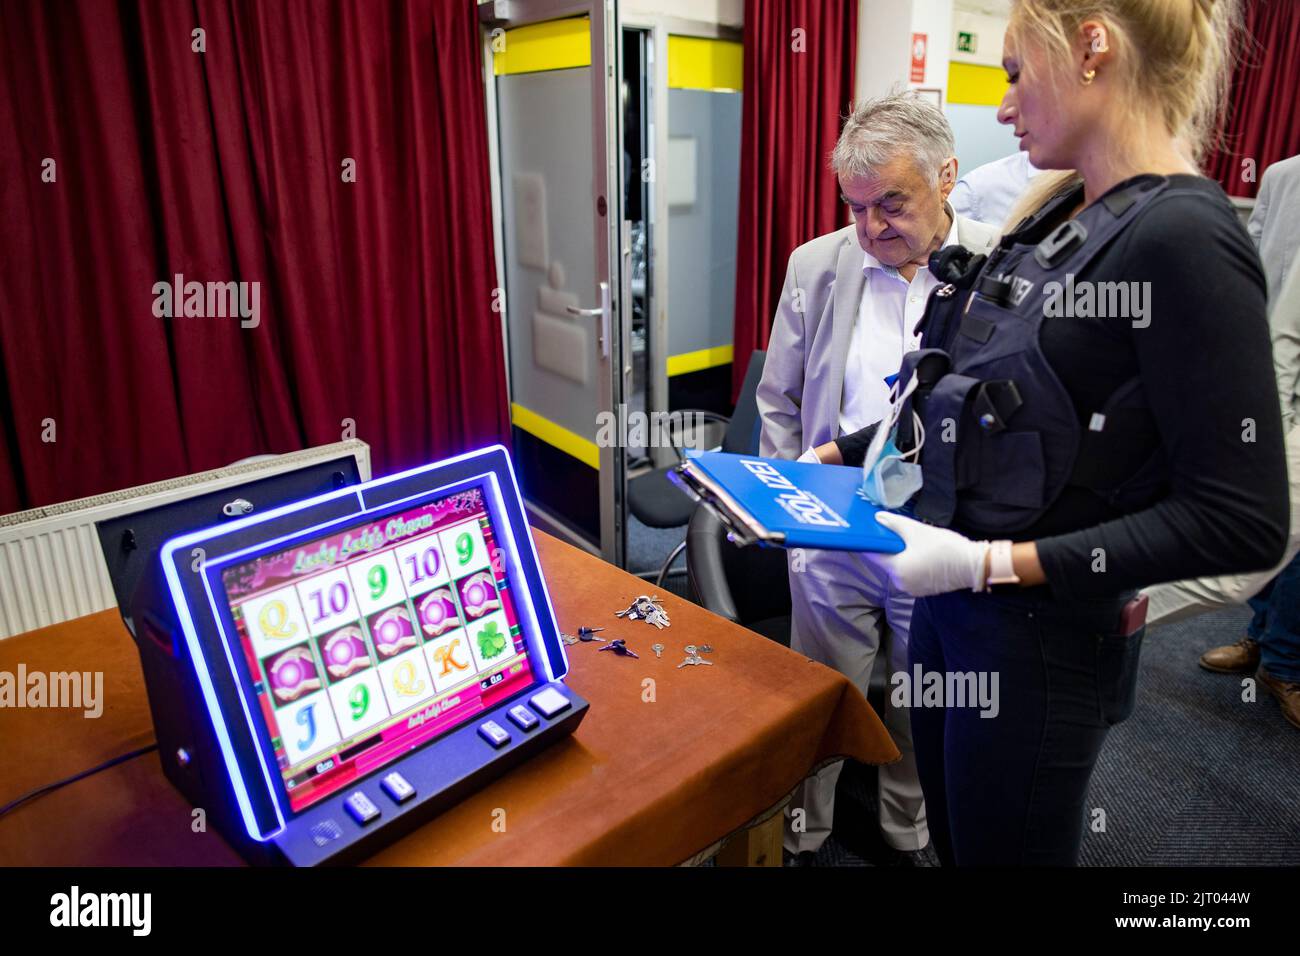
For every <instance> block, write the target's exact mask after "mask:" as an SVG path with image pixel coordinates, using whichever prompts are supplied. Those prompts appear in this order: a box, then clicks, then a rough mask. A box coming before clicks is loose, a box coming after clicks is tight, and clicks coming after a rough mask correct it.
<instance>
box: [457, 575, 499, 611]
mask: <svg viewBox="0 0 1300 956" xmlns="http://www.w3.org/2000/svg"><path fill="white" fill-rule="evenodd" d="M460 596H461V604H462V606H463V607H464V608H465V614H466V616H467V617H470V618H480V617H482V616H483V615H484V614H487V613H488V612H489V611H495V610H498V609H499V608H500V607H501V600H500V599H499V598H498V597H497V589H496V585H495V584H493V582H492V575H491V573H489V572H487V571H479V572H478V573H476V574H472V575H470V576H469V577H468V578H466V579H465V580H464V581H462V582H461V585H460Z"/></svg>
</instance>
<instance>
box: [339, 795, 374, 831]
mask: <svg viewBox="0 0 1300 956" xmlns="http://www.w3.org/2000/svg"><path fill="white" fill-rule="evenodd" d="M343 806H344V807H346V808H347V811H348V813H349V815H351V817H352V819H353V820H356V821H357V823H360V824H361V825H362V826H365V825H366V824H367V823H369V822H370V821H371V820H373V819H375V817H377V816H379V808H378V807H377V806H375V804H374V801H373V800H371V799H370V798H369V797H367V796H366V795H365V794H364V793H362V792H361V791H360V790H358V791H357V792H356V793H354V794H352V795H351V796H350V797H348V798H347V799H346V800H344V801H343Z"/></svg>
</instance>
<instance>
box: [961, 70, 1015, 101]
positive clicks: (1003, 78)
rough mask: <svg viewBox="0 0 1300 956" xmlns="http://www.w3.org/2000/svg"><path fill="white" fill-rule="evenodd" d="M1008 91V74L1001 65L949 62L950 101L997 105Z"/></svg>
mask: <svg viewBox="0 0 1300 956" xmlns="http://www.w3.org/2000/svg"><path fill="white" fill-rule="evenodd" d="M1006 92H1007V74H1006V72H1005V71H1004V70H1003V69H1002V67H1000V66H977V65H975V64H974V63H949V64H948V102H949V103H967V104H970V105H973V106H997V105H998V104H1000V103H1001V102H1002V97H1003V96H1004V95H1006Z"/></svg>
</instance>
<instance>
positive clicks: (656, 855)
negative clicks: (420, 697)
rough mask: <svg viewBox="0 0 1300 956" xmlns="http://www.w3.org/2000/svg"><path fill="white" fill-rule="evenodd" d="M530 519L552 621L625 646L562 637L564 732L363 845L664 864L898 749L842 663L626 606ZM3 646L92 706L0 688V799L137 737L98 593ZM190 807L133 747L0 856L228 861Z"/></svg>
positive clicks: (725, 626) (590, 563) (387, 853)
mask: <svg viewBox="0 0 1300 956" xmlns="http://www.w3.org/2000/svg"><path fill="white" fill-rule="evenodd" d="M534 534H535V536H536V538H537V545H538V552H539V554H540V556H541V562H542V568H543V572H544V573H545V575H546V580H547V582H548V586H549V588H550V592H551V597H552V599H553V600H554V602H555V610H556V617H557V619H558V621H559V624H560V627H561V628H562V629H563V630H566V631H569V632H573V631H575V630H576V629H577V627H578V626H579V625H581V624H588V625H592V626H599V625H604V626H605V627H607V628H608V630H606V631H605V632H604V633H603V634H602V635H601V636H602V637H625V638H627V639H628V646H629V647H631V648H632V649H633V650H635V651H637V652H638V653H639V654H640V655H641V658H640V660H633V659H631V658H622V657H619V656H617V655H615V654H612V653H605V654H601V653H599V652H598V651H597V648H599V647H601V646H602V645H600V644H596V643H591V644H575V645H573V646H572V647H570V648H568V653H569V660H570V662H571V665H572V671H571V673H570V675H569V678H568V681H569V683H570V685H571V686H572V687H573V688H574V689H575V690H577V691H578V693H580V694H582V695H583V696H584V697H586V698H587V699H588V700H589V701H590V702H591V710H590V711H589V712H588V714H587V716H586V718H585V719H584V720H583V722H582V725H581V726H580V727H579V728H578V730H577V732H576V733H575V734H574V735H573V736H572V737H571V738H568V739H566V740H563V741H561V742H559V743H557V744H556V745H555V746H553V747H550V748H549V749H547V750H546V751H545V752H543V753H541V754H539V755H538V756H536V757H534V758H533V759H531V760H529V761H528V762H527V763H525V764H524V765H522V766H520V767H518V768H516V769H514V770H512V771H511V772H509V773H508V774H506V775H505V776H504V777H502V778H501V779H500V780H498V781H496V782H494V783H492V784H490V785H488V786H487V787H485V788H484V789H483V790H481V791H478V792H477V793H475V794H473V795H472V796H470V797H469V798H467V799H466V800H465V801H463V802H462V803H461V804H459V805H458V806H456V807H455V808H453V809H451V810H448V811H447V812H445V813H443V814H441V815H440V816H438V817H436V818H435V819H433V820H431V821H430V822H429V823H427V824H426V825H425V826H423V827H421V828H420V829H419V830H416V831H415V832H414V833H411V834H409V835H408V836H406V837H404V838H403V839H401V840H399V841H398V842H397V843H395V844H393V845H392V846H390V847H388V848H387V849H385V850H383V851H381V852H380V853H379V854H378V855H377V856H375V857H374V858H373V859H372V860H371V862H373V863H378V864H390V865H489V864H520V865H551V864H597V865H599V864H636V865H643V864H675V863H680V862H682V861H684V860H687V859H689V858H691V857H692V856H693V855H695V854H697V853H699V852H700V851H702V850H704V849H706V848H708V847H710V846H711V845H713V844H715V843H716V842H717V841H718V840H720V839H721V838H723V837H725V836H726V835H728V834H730V833H733V832H734V831H736V830H738V829H739V828H741V827H744V826H745V825H746V824H747V823H749V822H750V821H752V820H754V819H755V818H756V817H758V816H760V815H761V814H763V812H764V811H767V810H770V809H771V808H772V807H774V806H775V805H777V804H778V803H779V802H780V801H781V800H782V799H783V798H784V797H785V796H786V795H787V794H788V793H789V792H790V790H791V789H792V788H793V787H794V786H795V785H796V784H797V783H798V782H799V780H801V779H802V778H803V777H805V776H807V775H808V773H809V772H810V771H811V770H812V769H813V768H814V767H816V766H817V765H819V764H820V763H822V762H824V761H825V760H827V759H828V758H831V757H834V756H851V757H854V758H856V759H858V760H861V761H863V762H867V763H883V762H888V761H891V760H894V759H897V757H898V750H897V749H896V748H895V747H894V745H893V743H892V742H891V740H890V739H889V735H888V734H887V732H886V731H885V729H884V727H883V726H882V725H881V723H880V721H879V720H878V719H877V717H876V715H875V712H874V711H873V710H872V709H871V707H870V706H869V705H868V704H867V702H866V700H865V699H864V698H863V697H862V695H861V694H860V693H859V692H858V691H857V689H856V688H854V687H853V686H852V685H851V684H850V683H849V682H848V681H847V680H846V679H845V678H844V677H842V676H841V675H840V674H837V673H836V672H834V671H832V670H830V669H829V668H826V667H823V666H822V665H821V664H817V663H814V662H813V661H810V660H808V659H807V658H804V657H802V656H800V655H798V654H795V653H793V652H791V651H789V650H787V649H786V648H784V647H781V646H779V645H777V644H774V643H772V642H771V641H769V640H767V639H765V638H763V637H760V636H758V635H756V634H754V633H753V632H751V631H747V630H745V629H744V628H741V627H738V626H736V625H734V624H730V623H728V622H726V621H724V620H722V619H721V618H719V617H717V616H715V615H713V614H710V613H709V612H707V611H705V610H703V609H701V608H699V607H697V606H695V605H694V604H691V603H690V602H688V601H684V600H681V599H679V598H676V597H674V596H673V595H671V594H665V595H664V607H665V609H666V610H667V611H668V613H669V615H670V617H671V619H672V626H671V627H669V628H667V629H665V630H663V631H657V630H655V629H654V628H653V627H651V626H650V625H647V624H645V623H643V622H640V621H635V622H627V623H624V622H623V621H621V620H619V619H617V618H615V617H614V614H613V611H614V609H615V608H616V607H619V606H624V607H625V606H627V604H629V603H630V602H631V600H632V599H633V598H634V597H636V595H638V594H644V593H647V592H648V591H649V590H650V586H649V585H647V584H646V583H645V582H644V581H641V580H639V579H637V578H635V577H633V576H631V575H629V574H626V573H624V572H622V571H620V570H618V569H617V568H614V567H612V566H611V565H608V564H605V563H604V562H602V561H599V560H598V559H596V558H593V557H591V556H590V555H588V554H586V553H585V552H583V551H580V550H578V549H576V548H573V547H570V546H569V545H567V544H564V543H562V542H560V541H558V540H557V539H555V538H551V537H548V536H547V535H545V534H542V533H541V532H534ZM656 641H657V642H660V643H662V644H664V645H665V650H664V652H663V657H662V659H656V658H655V656H654V654H653V653H652V652H651V651H650V645H651V644H652V643H655V642H656ZM688 643H695V644H705V643H707V644H712V645H713V648H714V651H713V653H712V654H711V655H710V659H711V660H713V661H714V665H713V666H712V667H707V666H695V667H685V668H681V669H679V668H678V667H677V665H678V664H679V663H680V662H681V660H682V657H683V653H682V648H683V647H684V646H685V645H686V644H688ZM20 662H21V663H24V664H25V665H26V667H27V670H28V671H29V672H31V671H37V670H39V671H46V672H54V671H69V670H79V671H102V672H103V674H104V711H103V715H102V716H101V717H99V718H98V719H87V718H85V717H84V716H83V715H82V712H81V711H79V710H56V709H10V708H0V805H3V804H5V803H7V802H9V801H10V800H12V799H14V798H15V797H17V796H19V795H21V794H23V793H25V792H27V791H28V790H30V789H32V788H34V787H37V786H40V785H42V784H46V783H49V782H52V781H55V780H60V779H62V778H64V777H68V776H71V775H73V774H75V773H77V772H79V771H82V770H85V769H87V768H90V767H92V766H95V765H96V764H99V763H101V762H103V761H105V760H107V759H109V758H111V757H113V756H116V755H118V754H121V753H125V752H127V751H130V750H132V749H134V748H137V747H141V746H145V745H147V744H149V743H150V742H151V741H152V740H153V728H152V723H151V720H150V716H149V707H148V703H147V701H146V698H145V692H144V680H143V677H142V675H141V672H140V663H139V658H138V657H137V655H136V651H135V646H134V644H133V643H132V642H131V638H130V635H129V634H128V633H127V631H126V628H125V627H124V626H123V624H122V622H121V619H120V617H119V616H118V613H117V611H116V610H112V611H104V612H102V613H99V614H92V615H89V616H87V617H83V618H78V619H77V620H74V621H68V622H66V623H63V624H58V625H55V626H53V627H48V628H42V629H40V630H37V631H31V632H29V633H27V634H22V635H19V636H17V637H13V638H10V639H8V640H4V641H0V671H8V672H9V673H11V674H16V672H17V669H18V665H19V663H20ZM646 678H652V679H653V681H654V685H653V692H654V693H653V696H654V700H653V702H650V701H647V700H646V698H647V697H649V696H650V695H649V693H648V685H646V684H645V683H643V682H644V681H645V680H646ZM500 811H504V815H503V814H502V813H501V812H500ZM193 820H194V818H193V812H192V809H191V808H190V806H189V805H188V804H187V803H186V802H185V800H184V799H183V798H182V797H181V795H180V793H179V792H177V791H176V790H174V789H173V788H172V786H171V785H170V784H169V783H168V782H167V780H166V779H165V778H164V777H163V775H162V770H161V768H160V766H159V763H158V758H157V756H156V754H152V753H151V754H147V755H145V756H142V757H138V758H135V759H134V760H130V761H127V762H126V763H123V764H120V765H118V766H116V767H113V768H111V769H109V770H106V771H103V772H101V773H98V774H95V775H94V776H91V777H88V778H87V779H85V780H82V781H78V782H77V783H75V784H72V785H70V786H67V787H64V788H62V789H60V790H57V791H55V792H53V793H50V794H47V795H45V796H42V797H40V798H38V799H37V800H35V801H32V802H30V803H28V804H25V805H24V806H22V807H19V808H18V809H16V810H14V811H12V812H10V813H9V814H8V815H6V816H4V817H0V865H4V866H15V865H142V866H148V865H185V864H190V865H193V864H205V865H221V864H234V863H238V862H240V860H239V857H237V856H236V855H235V853H234V852H233V851H232V850H231V849H230V848H229V847H228V846H227V845H226V843H225V842H224V841H223V840H222V839H221V837H220V836H219V835H217V834H216V833H215V832H213V831H209V832H199V833H196V832H194V825H193ZM502 823H504V829H503V828H502ZM494 824H495V825H494Z"/></svg>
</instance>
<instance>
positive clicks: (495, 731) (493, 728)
mask: <svg viewBox="0 0 1300 956" xmlns="http://www.w3.org/2000/svg"><path fill="white" fill-rule="evenodd" d="M478 735H479V736H480V737H482V738H483V739H484V740H486V741H487V742H488V743H490V744H491V745H492V746H493V747H504V746H505V745H506V744H508V743H510V735H509V734H508V733H506V732H505V729H504V728H503V727H502V726H501V725H500V724H498V723H497V722H496V721H495V720H489V721H486V722H485V723H482V724H480V725H479V728H478Z"/></svg>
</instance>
